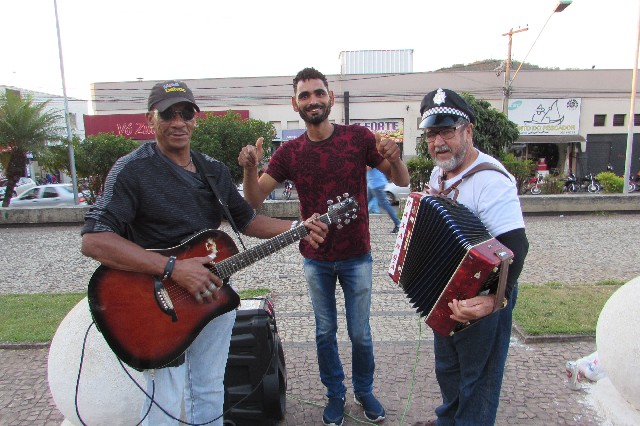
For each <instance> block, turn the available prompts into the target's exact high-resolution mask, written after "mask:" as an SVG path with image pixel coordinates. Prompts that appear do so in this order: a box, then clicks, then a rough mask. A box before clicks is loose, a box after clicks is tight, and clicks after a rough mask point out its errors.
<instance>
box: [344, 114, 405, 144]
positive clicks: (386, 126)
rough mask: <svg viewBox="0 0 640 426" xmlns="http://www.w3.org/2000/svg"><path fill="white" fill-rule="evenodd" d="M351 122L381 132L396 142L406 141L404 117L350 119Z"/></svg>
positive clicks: (374, 131)
mask: <svg viewBox="0 0 640 426" xmlns="http://www.w3.org/2000/svg"><path fill="white" fill-rule="evenodd" d="M349 124H356V125H358V126H364V127H366V128H367V129H369V130H371V131H372V132H373V133H380V134H381V135H382V137H383V138H389V139H391V140H393V141H394V142H396V143H402V142H404V119H402V118H384V119H375V120H349Z"/></svg>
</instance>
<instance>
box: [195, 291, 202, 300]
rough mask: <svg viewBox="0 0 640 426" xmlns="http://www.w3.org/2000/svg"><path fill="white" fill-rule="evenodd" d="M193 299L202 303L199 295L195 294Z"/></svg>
mask: <svg viewBox="0 0 640 426" xmlns="http://www.w3.org/2000/svg"><path fill="white" fill-rule="evenodd" d="M195 298H196V300H197V301H198V302H202V296H201V295H200V293H196V295H195Z"/></svg>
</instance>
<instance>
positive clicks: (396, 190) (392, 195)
mask: <svg viewBox="0 0 640 426" xmlns="http://www.w3.org/2000/svg"><path fill="white" fill-rule="evenodd" d="M384 192H385V193H386V194H387V200H389V204H391V205H392V206H393V205H396V204H399V203H400V199H402V198H407V196H408V195H409V193H410V192H411V187H409V186H398V185H396V184H395V183H393V182H389V183H387V184H386V185H385V187H384Z"/></svg>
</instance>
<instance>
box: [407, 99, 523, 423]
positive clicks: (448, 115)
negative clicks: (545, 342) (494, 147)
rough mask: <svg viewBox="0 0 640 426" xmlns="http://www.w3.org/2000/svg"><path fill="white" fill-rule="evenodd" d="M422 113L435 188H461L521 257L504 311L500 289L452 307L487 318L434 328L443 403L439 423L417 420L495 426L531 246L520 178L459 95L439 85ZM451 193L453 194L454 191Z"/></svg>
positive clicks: (460, 315) (461, 314)
mask: <svg viewBox="0 0 640 426" xmlns="http://www.w3.org/2000/svg"><path fill="white" fill-rule="evenodd" d="M420 113H421V114H422V121H421V123H420V128H421V129H423V131H424V137H425V138H426V141H427V143H428V149H429V155H430V156H431V158H432V159H433V161H434V163H435V167H434V169H433V171H432V174H431V179H430V182H429V186H430V187H431V188H432V189H431V191H432V192H433V193H440V194H447V192H448V191H447V189H449V188H451V187H452V186H454V187H455V186H457V192H458V195H457V201H458V202H459V203H461V204H463V205H465V206H466V207H467V208H469V209H470V210H472V211H473V212H475V213H476V214H477V215H478V216H479V218H480V220H481V221H482V223H483V224H484V225H485V226H486V227H487V229H488V230H489V232H490V233H491V234H492V235H493V236H494V237H496V239H497V240H498V241H500V242H501V243H503V244H504V245H505V246H507V247H509V248H510V249H511V250H512V251H513V253H514V259H513V263H512V264H511V266H510V268H509V275H508V278H507V290H506V295H505V296H506V297H505V298H506V300H507V305H506V307H505V308H504V309H500V310H498V311H497V312H495V313H493V314H492V312H493V308H494V305H495V304H496V295H495V294H481V295H478V296H476V297H473V298H471V299H467V300H453V301H452V303H450V304H449V307H450V308H451V311H452V315H451V318H453V319H455V320H456V321H459V322H461V323H467V322H468V321H472V320H478V319H482V320H480V321H478V322H477V323H475V324H474V325H473V326H472V327H469V328H468V329H466V330H463V331H460V332H458V333H456V334H455V335H453V336H450V337H443V336H441V335H439V334H437V333H434V352H435V366H436V378H437V380H438V384H439V385H440V391H441V394H442V405H440V406H439V407H437V408H436V410H435V412H436V415H437V419H436V420H431V421H428V422H426V423H416V425H425V424H427V425H430V424H437V425H492V424H494V423H495V418H496V412H497V409H498V402H499V398H500V388H501V386H502V376H503V373H504V365H505V362H506V359H507V351H508V349H509V340H510V336H511V322H512V318H511V313H512V310H513V307H514V306H515V302H516V298H517V293H518V287H517V279H518V276H519V275H520V272H521V271H522V267H523V264H524V258H525V257H526V254H527V250H528V246H529V245H528V241H527V236H526V234H525V230H524V220H523V218H522V210H521V208H520V201H519V199H518V195H517V190H516V185H515V179H514V178H513V176H511V175H510V174H509V173H508V172H507V170H506V169H505V168H504V166H503V165H502V164H501V163H500V162H499V161H497V160H496V159H494V158H493V157H491V156H489V155H487V154H485V153H483V152H480V151H479V150H478V149H477V148H475V147H474V146H473V127H474V124H475V114H474V112H473V110H472V109H471V107H470V106H469V105H468V104H467V102H465V100H464V99H463V98H462V97H460V96H459V95H458V94H457V93H456V92H454V91H452V90H448V89H438V90H434V91H433V92H430V93H428V94H427V95H426V96H425V97H424V99H423V100H422V103H421V105H420ZM480 164H482V166H479V165H480ZM477 166H478V167H477ZM448 196H450V197H453V196H454V192H453V191H451V192H449V195H448Z"/></svg>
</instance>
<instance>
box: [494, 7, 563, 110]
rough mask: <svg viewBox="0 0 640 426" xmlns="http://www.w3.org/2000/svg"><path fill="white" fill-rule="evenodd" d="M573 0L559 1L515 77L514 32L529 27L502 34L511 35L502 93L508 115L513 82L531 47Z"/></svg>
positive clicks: (503, 103)
mask: <svg viewBox="0 0 640 426" xmlns="http://www.w3.org/2000/svg"><path fill="white" fill-rule="evenodd" d="M572 2H573V0H560V1H559V2H558V4H557V5H556V7H555V8H554V9H553V12H551V15H549V17H548V18H547V20H546V22H545V23H544V25H543V26H542V29H541V30H540V32H539V33H538V36H537V37H536V39H535V40H534V41H533V44H532V45H531V47H530V48H529V51H528V52H527V54H526V55H525V57H524V59H523V60H522V62H520V65H519V66H518V69H517V70H516V72H515V74H513V78H511V76H510V74H511V69H510V68H511V38H512V36H513V34H516V33H519V32H522V31H527V30H528V29H529V28H528V27H525V28H522V29H519V30H516V31H513V28H512V29H511V30H509V32H508V33H505V34H502V35H503V36H509V49H508V53H507V65H506V69H505V75H504V87H503V88H502V91H503V95H502V112H503V113H504V114H505V115H507V116H508V107H509V96H510V95H511V84H512V83H513V80H515V79H516V76H517V75H518V73H519V72H520V68H522V65H523V64H524V63H525V61H526V60H527V57H528V56H529V53H531V49H533V46H535V44H536V42H537V41H538V39H539V38H540V35H541V34H542V31H544V29H545V27H546V26H547V23H548V22H549V19H551V17H552V16H553V14H554V13H560V12H562V11H563V10H565V9H566V8H567V7H569V5H570V4H571V3H572Z"/></svg>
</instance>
